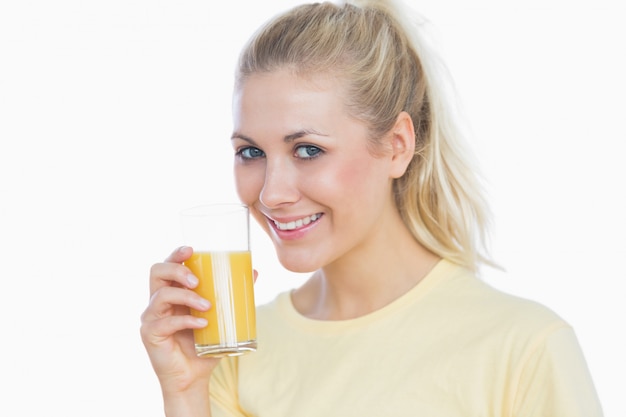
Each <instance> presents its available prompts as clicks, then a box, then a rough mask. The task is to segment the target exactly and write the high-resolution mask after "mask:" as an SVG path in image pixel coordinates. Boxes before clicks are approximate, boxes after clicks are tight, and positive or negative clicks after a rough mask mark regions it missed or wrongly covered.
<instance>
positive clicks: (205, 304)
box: [199, 298, 211, 310]
mask: <svg viewBox="0 0 626 417" xmlns="http://www.w3.org/2000/svg"><path fill="white" fill-rule="evenodd" d="M199 304H200V307H202V308H203V309H205V310H208V309H209V307H211V303H210V302H209V300H205V299H204V298H203V299H201V300H200V303H199Z"/></svg>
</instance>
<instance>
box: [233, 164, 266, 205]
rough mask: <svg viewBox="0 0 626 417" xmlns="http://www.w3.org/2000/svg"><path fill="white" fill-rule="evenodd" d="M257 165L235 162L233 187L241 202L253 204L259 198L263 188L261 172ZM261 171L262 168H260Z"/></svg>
mask: <svg viewBox="0 0 626 417" xmlns="http://www.w3.org/2000/svg"><path fill="white" fill-rule="evenodd" d="M259 170H260V169H259V167H252V166H242V165H239V164H235V169H234V176H235V188H236V190H237V195H238V196H239V199H240V200H241V202H242V203H244V204H247V205H249V206H251V205H253V204H254V203H255V202H256V201H257V200H258V198H259V194H260V193H261V189H262V188H263V175H262V174H263V173H262V172H258V171H259ZM261 171H262V170H261Z"/></svg>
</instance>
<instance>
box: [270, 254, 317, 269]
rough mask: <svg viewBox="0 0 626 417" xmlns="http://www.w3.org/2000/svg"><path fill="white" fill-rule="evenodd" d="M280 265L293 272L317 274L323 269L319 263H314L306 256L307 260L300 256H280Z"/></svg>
mask: <svg viewBox="0 0 626 417" xmlns="http://www.w3.org/2000/svg"><path fill="white" fill-rule="evenodd" d="M278 261H279V262H280V264H281V265H282V266H283V267H284V268H285V269H287V270H288V271H291V272H296V273H309V272H315V271H317V270H318V269H320V268H321V266H320V265H319V263H318V262H314V261H313V260H312V259H311V258H310V257H309V256H306V255H305V259H301V257H300V256H289V255H282V256H281V255H280V254H279V255H278Z"/></svg>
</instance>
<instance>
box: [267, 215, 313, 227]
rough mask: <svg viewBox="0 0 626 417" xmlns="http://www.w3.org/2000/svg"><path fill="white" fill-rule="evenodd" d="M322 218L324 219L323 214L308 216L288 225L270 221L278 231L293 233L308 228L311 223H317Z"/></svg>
mask: <svg viewBox="0 0 626 417" xmlns="http://www.w3.org/2000/svg"><path fill="white" fill-rule="evenodd" d="M320 217H322V213H316V214H312V215H310V216H306V217H303V218H301V219H297V220H292V221H290V222H287V223H281V222H279V221H277V220H274V219H270V221H271V222H272V223H273V224H274V227H276V229H278V230H281V231H291V230H297V229H300V228H301V227H304V226H308V225H309V224H311V223H315V222H316V221H318V220H319V219H320Z"/></svg>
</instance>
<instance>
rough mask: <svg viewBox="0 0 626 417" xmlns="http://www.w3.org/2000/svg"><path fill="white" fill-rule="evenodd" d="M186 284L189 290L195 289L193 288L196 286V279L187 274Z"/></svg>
mask: <svg viewBox="0 0 626 417" xmlns="http://www.w3.org/2000/svg"><path fill="white" fill-rule="evenodd" d="M187 282H188V283H189V286H190V287H191V288H195V286H196V285H198V278H196V277H195V275H193V274H188V275H187Z"/></svg>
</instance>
